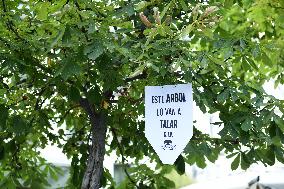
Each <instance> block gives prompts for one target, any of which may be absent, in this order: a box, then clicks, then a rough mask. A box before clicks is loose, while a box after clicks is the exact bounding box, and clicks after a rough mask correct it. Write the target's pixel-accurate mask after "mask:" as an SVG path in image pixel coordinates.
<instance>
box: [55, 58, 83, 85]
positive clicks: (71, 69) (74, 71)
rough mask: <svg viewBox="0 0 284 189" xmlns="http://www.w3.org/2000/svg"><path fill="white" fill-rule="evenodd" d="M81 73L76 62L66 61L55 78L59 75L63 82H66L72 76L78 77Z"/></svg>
mask: <svg viewBox="0 0 284 189" xmlns="http://www.w3.org/2000/svg"><path fill="white" fill-rule="evenodd" d="M81 71H82V69H81V66H79V65H78V64H77V63H76V62H74V61H72V60H71V59H68V60H67V62H66V61H65V64H64V66H63V67H62V69H60V70H59V71H58V72H57V73H56V74H55V76H58V75H61V76H62V78H63V79H64V80H67V79H68V78H69V77H71V76H73V75H78V74H80V73H81Z"/></svg>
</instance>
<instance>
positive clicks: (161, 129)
mask: <svg viewBox="0 0 284 189" xmlns="http://www.w3.org/2000/svg"><path fill="white" fill-rule="evenodd" d="M192 134H193V119H192V86H191V84H179V85H165V86H146V87H145V136H146V138H147V139H148V141H149V142H150V143H151V145H152V147H153V148H154V150H155V151H156V153H157V154H158V156H159V157H160V159H161V161H162V162H163V163H164V164H173V163H174V162H175V160H176V159H177V158H178V156H179V155H180V154H181V153H182V151H183V149H184V148H185V146H186V145H187V143H188V142H189V140H190V139H191V137H192Z"/></svg>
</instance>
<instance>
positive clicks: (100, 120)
mask: <svg viewBox="0 0 284 189" xmlns="http://www.w3.org/2000/svg"><path fill="white" fill-rule="evenodd" d="M80 104H81V106H82V107H83V108H84V110H85V111H86V112H87V113H88V115H89V118H90V122H91V125H92V127H91V128H92V131H91V133H92V146H91V148H90V152H89V157H88V163H87V169H86V171H85V174H84V178H83V181H82V186H81V189H99V188H100V180H101V177H102V174H103V161H104V155H105V139H106V130H107V129H106V116H105V113H103V112H99V113H95V112H94V110H93V108H92V106H91V105H90V103H89V102H88V101H87V100H86V99H82V100H81V101H80Z"/></svg>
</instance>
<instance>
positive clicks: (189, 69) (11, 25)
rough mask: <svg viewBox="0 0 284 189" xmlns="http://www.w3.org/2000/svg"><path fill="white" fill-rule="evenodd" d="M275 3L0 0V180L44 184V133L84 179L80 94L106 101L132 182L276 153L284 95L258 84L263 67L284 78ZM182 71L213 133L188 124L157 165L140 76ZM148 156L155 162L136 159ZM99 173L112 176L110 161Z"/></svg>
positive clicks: (149, 183) (172, 80)
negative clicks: (186, 139) (179, 148)
mask: <svg viewBox="0 0 284 189" xmlns="http://www.w3.org/2000/svg"><path fill="white" fill-rule="evenodd" d="M154 7H157V8H158V10H159V11H160V13H159V12H157V11H158V10H157V8H155V9H154V10H153V8H154ZM283 8H284V3H283V1H282V0H275V1H269V0H256V1H249V0H237V1H236V0H221V1H210V2H207V3H198V2H195V1H187V0H165V1H161V0H151V1H150V0H149V1H138V0H133V1H120V0H114V1H105V0H101V1H86V0H56V1H55V0H49V1H31V0H30V1H20V0H14V1H7V0H1V17H0V33H1V35H0V61H1V62H0V63H1V67H0V112H1V114H0V141H1V142H0V160H1V161H0V164H1V166H0V180H1V181H2V182H1V183H0V185H1V184H2V185H1V186H3V185H5V186H8V188H15V187H16V186H21V185H23V186H28V187H34V185H33V184H42V185H46V184H47V183H46V180H45V177H46V174H47V171H46V170H45V169H44V170H43V169H42V166H45V161H44V160H43V159H42V158H41V157H40V156H39V152H38V149H39V148H44V147H45V146H46V145H47V144H48V143H52V144H55V145H58V146H59V147H60V148H62V150H63V152H64V153H65V154H66V155H67V156H68V157H69V158H71V159H72V164H71V166H72V168H71V169H72V170H71V173H72V175H71V178H72V179H70V188H72V187H73V188H78V187H79V186H80V185H81V181H82V180H81V179H82V175H83V174H84V171H85V168H86V162H87V157H88V149H89V145H90V140H89V139H90V137H89V136H90V129H91V126H90V120H89V118H88V115H87V113H86V112H85V111H84V110H83V109H82V107H80V104H79V101H80V99H82V98H86V99H88V101H89V102H90V103H91V104H92V107H93V109H94V110H95V111H97V112H99V111H102V110H103V111H105V112H106V113H107V126H108V137H107V139H106V141H107V146H108V147H109V148H108V149H109V150H108V151H107V154H109V153H111V152H112V151H116V153H117V155H118V156H122V161H123V162H124V161H126V160H127V159H128V158H132V159H134V160H135V162H136V164H135V167H134V168H131V169H130V170H128V171H129V176H130V177H129V183H128V184H129V188H130V187H134V185H137V186H138V187H139V188H149V187H150V188H152V187H157V188H169V187H173V182H172V181H170V180H169V179H167V178H166V177H165V176H164V175H165V174H167V173H168V172H170V170H171V169H173V168H175V169H177V171H178V172H179V173H183V172H184V166H185V163H188V164H190V165H192V164H197V166H199V167H201V168H204V167H205V166H206V161H207V160H209V161H211V162H214V161H215V160H216V159H217V158H218V155H219V153H220V152H222V151H223V152H225V153H226V154H227V155H228V158H234V160H233V163H232V169H236V168H238V167H239V166H241V168H242V169H247V168H248V167H249V166H250V165H251V164H252V163H255V162H262V163H263V164H264V165H273V164H274V163H275V161H276V160H278V161H280V162H282V163H284V158H283V155H284V151H283V146H282V144H283V143H284V136H283V132H284V121H283V112H284V105H283V104H284V103H283V101H281V100H278V99H275V98H274V97H273V96H269V95H267V94H266V93H265V91H264V90H263V89H262V85H263V83H264V82H265V81H267V80H270V79H271V78H274V79H275V81H276V82H275V85H278V84H284V75H283V73H284V72H283V71H284V69H283V68H284V61H283V58H284V57H283V55H284V52H283V51H284V38H283V36H284V21H283V20H284V12H283ZM140 12H144V14H139V13H140ZM188 82H191V83H192V85H193V91H194V101H195V102H196V104H197V105H198V106H199V108H200V109H201V110H202V111H203V112H204V113H205V112H209V113H215V112H218V113H219V115H220V120H221V122H220V123H215V124H216V127H218V126H221V125H222V126H224V127H223V129H222V130H221V132H220V136H221V137H220V138H210V137H209V136H208V135H206V134H203V133H201V132H200V131H198V128H195V130H194V136H193V139H192V140H191V142H190V143H189V144H188V146H187V147H186V149H185V151H184V153H183V154H182V156H180V157H179V158H178V161H177V162H176V163H175V165H174V166H163V165H162V164H161V163H160V161H159V159H158V157H157V156H156V154H155V152H154V150H153V149H152V147H151V146H150V144H149V143H148V142H147V140H146V139H145V137H144V133H143V131H144V121H143V120H141V119H140V118H141V116H143V114H144V101H143V96H144V95H143V93H144V86H146V85H163V84H176V83H188ZM275 110H279V111H280V112H282V113H281V114H276V113H275ZM64 125H66V129H64ZM113 136H116V137H117V138H118V139H119V140H118V139H117V138H116V137H113ZM137 136H139V137H137ZM145 157H148V158H149V159H150V161H152V162H156V171H153V170H151V169H150V168H149V167H147V166H146V165H144V164H142V165H141V164H139V160H142V159H143V158H145ZM157 170H158V171H157ZM103 179H104V182H102V184H103V185H108V186H109V187H110V188H111V187H115V183H113V181H111V180H112V179H111V176H110V175H109V173H107V171H105V173H104V177H103ZM37 188H38V187H37Z"/></svg>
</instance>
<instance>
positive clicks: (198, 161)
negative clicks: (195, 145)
mask: <svg viewBox="0 0 284 189" xmlns="http://www.w3.org/2000/svg"><path fill="white" fill-rule="evenodd" d="M195 160H196V165H197V166H198V167H200V168H201V169H204V168H205V167H206V160H205V158H204V156H203V155H201V154H199V155H198V157H196V158H195Z"/></svg>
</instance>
